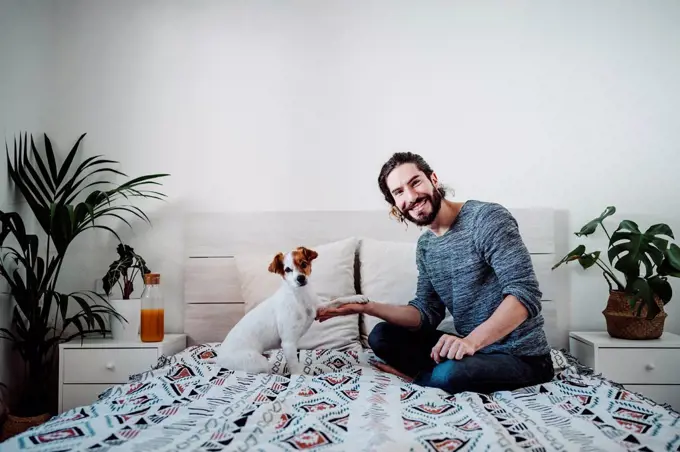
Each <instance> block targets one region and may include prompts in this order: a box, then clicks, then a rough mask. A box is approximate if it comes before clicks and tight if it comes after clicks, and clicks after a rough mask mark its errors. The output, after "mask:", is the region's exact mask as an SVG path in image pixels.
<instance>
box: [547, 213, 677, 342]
mask: <svg viewBox="0 0 680 452" xmlns="http://www.w3.org/2000/svg"><path fill="white" fill-rule="evenodd" d="M614 213H616V208H615V207H614V206H609V207H607V208H606V209H605V210H604V211H603V212H602V214H601V215H600V216H599V217H597V218H595V219H593V220H591V221H589V222H588V223H587V224H586V225H584V226H583V227H582V228H581V230H580V231H578V232H576V233H575V235H576V236H577V237H583V236H589V235H591V234H593V233H594V232H595V231H596V230H597V228H598V227H601V228H602V230H603V231H604V233H605V234H606V236H607V238H608V239H609V245H608V249H607V259H608V260H609V265H607V263H606V262H604V261H603V260H602V259H601V258H600V254H601V253H600V251H590V252H589V251H586V247H585V246H584V245H579V246H577V247H576V248H575V249H573V250H572V251H571V252H570V253H568V254H567V255H566V256H564V257H563V258H562V259H561V260H560V261H559V262H557V263H556V264H555V265H554V266H553V267H552V268H553V270H554V269H556V268H557V267H559V266H560V265H562V264H564V263H569V262H571V261H576V260H577V261H578V262H579V264H581V266H582V267H583V268H584V269H588V268H591V267H593V266H595V265H597V266H598V267H599V268H600V269H601V270H602V275H603V276H604V279H605V281H606V282H607V284H608V285H609V299H608V301H607V306H606V308H605V309H604V311H602V313H603V315H604V317H605V320H606V324H607V332H608V333H609V335H610V336H612V337H617V338H622V339H657V338H659V337H660V336H661V335H662V334H663V328H664V322H665V319H666V316H667V314H666V313H665V312H664V306H665V305H666V304H667V303H668V302H669V301H670V300H671V298H672V296H673V290H672V288H671V285H670V283H669V282H668V277H676V278H677V277H680V247H678V245H676V244H675V243H671V240H669V239H673V240H674V239H675V237H674V236H673V231H672V230H671V228H670V227H668V225H666V224H663V223H660V224H654V225H652V226H650V227H649V228H647V230H646V231H645V232H641V231H640V229H639V227H638V225H637V224H636V223H635V222H633V221H630V220H623V221H621V222H620V223H619V226H618V228H617V229H616V230H615V231H614V233H613V234H611V235H610V234H609V232H608V231H607V229H606V228H605V226H604V219H605V218H607V217H609V216H611V215H613V214H614ZM615 270H616V271H615ZM617 274H622V275H623V278H624V279H623V280H621V279H620V278H619V277H618V276H617Z"/></svg>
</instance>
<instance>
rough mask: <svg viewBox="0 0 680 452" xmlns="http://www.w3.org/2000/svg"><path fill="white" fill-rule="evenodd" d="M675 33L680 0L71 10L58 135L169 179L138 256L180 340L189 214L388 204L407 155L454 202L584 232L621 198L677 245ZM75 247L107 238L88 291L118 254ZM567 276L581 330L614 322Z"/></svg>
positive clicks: (591, 281)
mask: <svg viewBox="0 0 680 452" xmlns="http://www.w3.org/2000/svg"><path fill="white" fill-rule="evenodd" d="M678 23H680V3H678V2H674V1H658V0H657V1H653V2H644V3H642V2H636V1H616V2H614V1H600V2H587V1H575V2H568V3H564V2H541V3H540V4H539V3H536V2H532V3H530V2H519V3H517V2H514V3H513V5H512V7H510V6H509V5H508V3H506V2H501V1H496V2H462V1H459V2H434V1H431V2H417V3H414V2H395V1H380V2H379V1H376V2H371V3H370V4H369V3H366V2H360V1H343V2H339V1H336V2H332V1H327V2H313V1H299V2H287V3H285V4H284V3H282V2H276V1H268V2H266V1H251V2H219V1H205V0H204V1H201V2H189V3H187V2H179V1H170V0H165V1H160V0H159V1H150V0H145V1H141V2H140V1H131V0H128V1H118V2H92V1H76V0H70V1H69V0H64V1H60V2H58V4H57V5H56V15H55V18H54V26H55V40H54V42H55V46H56V48H57V50H56V52H55V65H54V67H53V70H54V72H53V74H52V75H53V76H54V77H55V86H54V90H53V92H52V95H53V96H54V99H53V102H54V111H53V115H50V117H49V121H48V127H47V129H48V133H50V134H51V136H53V137H54V138H55V141H57V142H58V144H59V145H60V146H61V147H62V148H66V147H69V146H70V145H71V144H72V143H73V142H74V141H75V139H76V138H77V136H78V135H79V134H80V133H82V132H88V137H87V139H86V141H85V152H86V153H88V154H92V153H97V154H105V155H107V156H109V157H113V158H115V159H117V160H119V161H120V162H121V164H122V168H123V170H125V171H127V172H129V173H130V175H131V176H134V175H139V174H143V173H149V172H159V171H164V172H170V173H172V177H171V179H170V180H169V181H168V182H167V184H166V186H165V192H166V193H168V194H169V195H170V200H169V203H168V204H167V205H165V206H163V207H160V206H159V204H151V205H150V206H149V207H148V209H150V210H149V211H154V209H158V210H155V214H156V220H157V221H155V229H154V231H153V233H149V232H143V233H141V232H139V231H138V232H139V233H138V239H137V240H136V241H135V245H136V246H137V247H138V249H139V250H140V251H141V252H143V253H145V254H146V255H147V257H149V260H150V262H151V264H152V265H153V266H154V267H155V269H156V270H159V271H161V272H162V273H163V274H164V278H165V279H164V283H165V286H164V287H165V291H166V295H167V297H168V303H169V304H170V305H171V306H172V307H173V309H174V310H173V311H172V312H171V313H169V317H170V318H169V319H168V327H169V329H170V330H173V331H178V330H181V328H182V318H181V303H182V300H181V246H182V243H181V234H180V232H181V230H180V228H179V223H178V219H179V216H180V214H181V209H182V208H184V207H185V206H190V208H192V209H195V210H210V211H218V210H262V209H264V210H289V209H303V210H312V209H329V210H331V209H333V210H334V209H376V208H384V207H385V205H384V202H383V200H382V198H381V195H380V193H379V191H378V188H377V184H376V177H377V173H378V170H379V168H380V165H381V164H382V162H383V161H384V160H385V159H387V158H388V157H389V155H390V154H391V153H392V152H394V151H397V150H405V149H410V150H414V151H417V152H419V153H422V154H423V155H424V156H425V157H426V158H427V160H429V161H430V163H431V164H432V166H434V168H435V169H436V170H437V172H438V173H439V176H440V179H443V180H444V182H446V183H448V184H449V185H451V186H453V187H454V188H455V189H456V191H457V198H458V199H469V198H476V199H483V200H492V201H496V202H501V203H503V204H505V205H507V206H510V207H532V206H553V207H556V208H559V209H564V210H566V211H568V212H569V218H570V220H569V225H568V229H567V230H568V232H569V233H571V232H573V231H575V230H578V229H579V228H580V227H581V225H582V224H583V223H585V222H586V221H588V220H590V219H591V218H593V217H594V216H596V215H598V214H599V213H600V212H601V211H602V210H603V209H604V207H605V206H607V205H612V204H613V205H616V206H617V208H618V209H619V211H620V215H619V216H617V217H616V218H615V220H616V221H615V223H616V222H618V221H620V220H621V219H623V218H631V219H637V220H640V222H641V225H642V226H643V227H645V226H647V225H649V224H651V222H667V223H669V224H670V225H671V227H673V228H675V230H676V234H678V235H680V211H678V208H677V205H678V201H677V198H678V194H679V193H680V178H678V177H676V173H677V168H678V166H679V164H680V157H679V156H678V154H677V152H675V151H677V147H678V145H677V143H679V142H680V118H678V115H677V114H676V112H675V107H676V106H677V105H679V104H680V87H679V86H678V84H677V80H680V27H678V26H677V24H678ZM343 154H346V155H343ZM611 228H612V229H613V228H615V224H613V225H612V226H611ZM570 237H571V239H572V243H570V245H572V246H575V244H576V242H574V241H573V239H575V237H573V235H571V236H570ZM599 244H600V245H602V244H603V242H600V243H599ZM79 246H84V247H85V248H86V249H87V247H89V246H92V247H95V246H96V247H101V246H104V247H108V248H104V251H106V253H108V255H107V254H106V253H102V252H101V251H97V252H94V251H93V252H91V253H90V254H88V255H87V256H89V257H84V256H85V255H84V254H80V253H79V256H80V257H79V258H80V259H82V258H85V259H87V260H86V261H85V264H83V263H79V262H82V261H78V260H74V261H73V267H71V268H70V269H69V271H70V280H69V281H70V284H72V285H73V286H74V287H79V286H83V285H86V286H88V287H91V286H92V284H93V281H94V279H95V278H97V277H100V276H101V274H102V273H103V271H105V268H106V266H107V265H108V263H109V261H110V260H111V259H113V258H114V254H113V249H112V248H111V247H112V242H110V241H106V240H105V239H95V240H94V241H92V242H83V244H81V245H79ZM95 269H96V270H95ZM86 270H90V271H86ZM563 271H571V272H573V273H574V275H573V276H574V277H573V282H572V287H571V289H572V290H571V293H572V297H573V309H572V325H573V328H576V329H596V328H603V326H604V319H603V317H602V315H601V313H600V312H601V311H602V309H603V308H604V305H605V302H606V296H607V287H606V284H605V282H604V280H603V279H602V276H601V275H600V274H598V273H595V272H591V273H588V274H586V275H581V274H577V273H582V272H579V271H577V269H575V268H573V267H570V269H569V270H567V269H565V270H563ZM674 288H675V289H676V292H677V293H678V294H679V295H678V296H677V297H676V299H674V300H673V301H672V302H671V304H670V305H669V306H668V312H669V320H668V323H667V329H668V330H669V331H675V332H680V285H679V284H677V282H674Z"/></svg>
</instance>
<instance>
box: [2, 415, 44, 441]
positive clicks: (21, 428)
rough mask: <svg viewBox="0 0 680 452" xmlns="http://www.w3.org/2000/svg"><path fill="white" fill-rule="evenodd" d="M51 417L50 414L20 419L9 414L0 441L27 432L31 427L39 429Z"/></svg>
mask: <svg viewBox="0 0 680 452" xmlns="http://www.w3.org/2000/svg"><path fill="white" fill-rule="evenodd" d="M51 417H52V415H51V414H49V413H45V414H41V415H39V416H30V417H20V416H13V415H11V414H9V415H8V416H7V419H6V420H5V423H4V424H3V425H2V433H1V434H0V439H1V440H2V441H4V440H6V439H8V438H11V437H12V436H14V435H18V434H19V433H23V432H25V431H26V430H28V429H29V428H31V427H37V426H38V425H40V424H44V423H45V422H47V421H48V420H49V419H50V418H51Z"/></svg>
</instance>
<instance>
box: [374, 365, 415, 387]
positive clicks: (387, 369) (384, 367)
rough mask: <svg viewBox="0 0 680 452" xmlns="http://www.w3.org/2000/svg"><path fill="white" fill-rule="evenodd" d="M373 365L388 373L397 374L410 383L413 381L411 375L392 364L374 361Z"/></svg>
mask: <svg viewBox="0 0 680 452" xmlns="http://www.w3.org/2000/svg"><path fill="white" fill-rule="evenodd" d="M373 366H375V367H376V368H377V369H380V370H382V371H383V372H387V373H388V374H392V375H396V376H397V377H399V378H402V379H404V380H406V381H407V382H409V383H411V382H413V378H411V377H409V376H408V375H406V374H403V373H401V372H399V371H398V370H397V369H395V368H394V367H392V366H390V365H389V364H383V363H373Z"/></svg>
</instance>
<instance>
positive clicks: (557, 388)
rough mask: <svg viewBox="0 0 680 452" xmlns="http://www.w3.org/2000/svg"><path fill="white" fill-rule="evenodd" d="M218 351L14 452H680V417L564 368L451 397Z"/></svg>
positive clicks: (317, 363) (178, 365) (376, 374)
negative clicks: (244, 364) (544, 379)
mask: <svg viewBox="0 0 680 452" xmlns="http://www.w3.org/2000/svg"><path fill="white" fill-rule="evenodd" d="M216 345H217V344H203V345H198V346H192V347H189V348H187V349H186V350H184V351H183V352H181V353H179V354H177V355H174V356H171V357H167V359H164V360H163V361H162V362H160V363H159V366H158V367H157V368H156V369H154V370H151V371H149V372H145V373H142V374H139V375H135V376H132V377H131V380H130V382H129V383H128V384H124V385H117V386H113V387H111V388H109V389H108V390H107V391H106V392H104V393H102V394H101V395H100V397H99V399H98V400H97V401H96V402H95V403H92V404H91V405H88V406H82V407H78V408H75V409H72V410H70V411H67V412H64V413H62V414H61V415H59V416H58V417H55V418H53V419H51V420H50V421H48V422H47V423H45V424H43V425H41V426H39V427H37V428H34V429H31V430H29V431H27V432H24V433H23V434H21V435H19V436H16V437H13V438H10V439H9V440H7V441H6V442H5V443H3V444H1V445H0V450H1V451H3V452H5V451H34V450H35V451H45V452H49V451H52V452H54V451H76V450H82V451H85V450H87V451H119V450H120V451H167V450H194V451H230V450H238V451H248V450H252V451H296V450H318V451H388V450H389V451H402V450H403V451H455V450H528V451H546V450H548V451H549V450H589V451H614V450H617V451H619V450H631V451H633V450H634V451H643V450H644V451H649V450H653V451H662V450H663V451H679V450H680V416H679V415H678V413H676V412H675V411H673V410H672V409H670V408H669V407H667V406H664V405H659V404H656V403H654V402H653V401H651V400H648V399H646V398H644V397H642V396H640V395H637V394H635V393H633V392H630V391H627V390H626V389H624V388H623V387H621V386H620V385H617V384H616V383H614V382H610V381H608V380H606V379H604V378H602V377H600V376H597V375H593V374H592V372H589V370H588V369H587V368H585V367H582V366H579V365H578V364H576V363H573V362H570V363H567V364H566V365H565V366H564V367H563V368H561V369H560V370H559V371H558V372H557V373H556V375H555V378H554V379H553V380H552V381H551V382H549V383H547V384H541V385H536V386H532V387H527V388H522V389H520V390H517V391H503V392H496V393H493V394H490V395H483V394H476V393H460V394H455V395H451V394H447V393H446V392H444V391H442V390H439V389H433V388H424V387H419V386H416V385H413V384H411V383H409V382H406V381H404V380H402V379H400V378H398V377H396V376H393V375H391V374H386V373H383V372H381V371H379V370H377V369H376V368H374V367H372V366H371V363H372V361H373V360H374V358H375V357H374V356H373V355H372V353H371V351H370V350H364V349H360V350H357V349H349V350H303V351H301V352H300V356H301V359H302V361H303V362H304V363H305V373H304V374H302V375H293V376H292V377H291V376H290V375H289V374H288V371H287V366H286V365H285V358H284V356H283V353H282V352H281V350H274V351H272V352H271V353H270V354H269V355H268V357H269V361H270V364H271V370H272V373H271V374H260V375H250V374H245V373H241V372H233V371H230V370H226V369H221V368H219V367H218V366H216V365H214V364H211V362H210V361H211V360H212V359H213V358H214V357H215V346H216Z"/></svg>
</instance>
